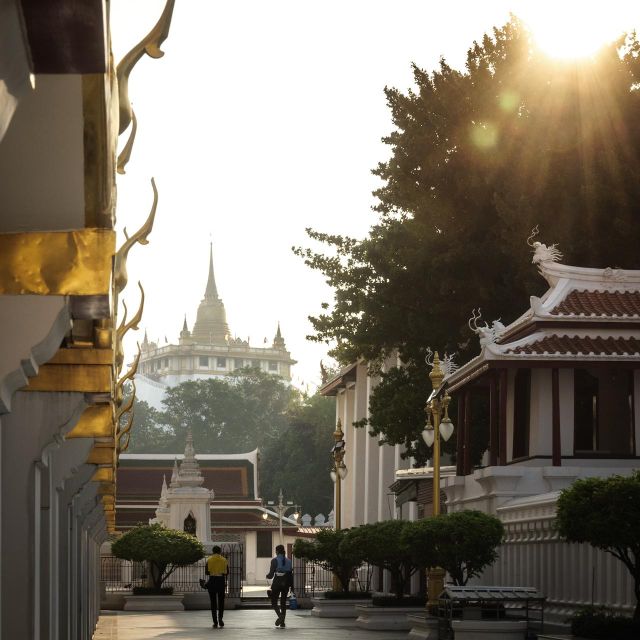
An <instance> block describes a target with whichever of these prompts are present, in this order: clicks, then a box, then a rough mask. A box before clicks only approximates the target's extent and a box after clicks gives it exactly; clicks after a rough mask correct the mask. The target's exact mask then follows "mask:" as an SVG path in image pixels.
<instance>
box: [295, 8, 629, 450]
mask: <svg viewBox="0 0 640 640" xmlns="http://www.w3.org/2000/svg"><path fill="white" fill-rule="evenodd" d="M620 45H622V41H621V42H618V43H614V44H612V45H610V46H606V47H604V48H603V49H602V50H601V52H600V54H599V55H598V56H595V57H594V58H593V59H590V60H586V61H582V62H554V61H551V60H550V59H548V58H547V57H545V56H544V55H543V54H542V53H541V52H540V51H539V50H538V49H537V48H536V46H535V42H534V41H533V40H532V38H531V36H530V34H529V33H528V32H527V30H526V29H525V28H524V27H523V25H522V24H521V23H520V22H518V21H517V19H515V18H513V19H512V20H511V21H510V22H509V23H507V24H506V25H504V26H503V27H502V28H499V29H494V31H493V34H492V35H487V36H485V37H484V39H483V40H482V42H479V43H474V44H473V46H472V47H471V48H470V49H469V51H468V54H467V63H466V68H465V70H464V71H457V70H455V69H452V68H451V67H449V66H448V65H447V63H446V62H445V61H444V60H441V62H440V65H439V68H438V69H437V70H435V71H433V72H431V73H429V72H427V71H425V70H422V69H419V68H418V67H416V66H414V68H413V71H414V80H415V87H414V88H412V89H410V90H408V91H407V92H405V93H403V92H401V91H399V90H398V89H395V88H387V89H385V93H386V97H387V102H388V104H389V108H390V110H391V116H392V122H393V126H394V130H393V131H392V132H391V133H390V134H389V135H388V136H387V137H386V138H384V142H386V144H388V145H389V147H390V151H391V154H390V158H389V160H387V161H385V162H381V163H379V164H378V166H377V167H376V168H375V169H374V171H373V173H374V174H375V175H377V176H378V177H379V178H380V179H381V181H382V186H381V187H380V188H379V189H378V190H376V191H375V192H374V195H375V196H376V197H377V198H378V203H377V205H376V206H375V208H374V209H375V212H376V214H377V216H378V219H377V220H376V221H375V223H374V225H373V226H372V228H371V230H370V232H369V234H368V236H367V237H365V238H364V239H355V238H349V237H343V236H339V235H329V234H325V233H322V232H319V231H314V230H310V229H309V230H308V233H309V235H310V237H311V238H312V240H314V241H317V242H319V243H320V244H321V245H323V250H319V251H316V250H314V249H310V248H307V249H303V248H298V249H296V250H295V251H296V253H297V254H298V255H300V256H301V257H303V258H304V260H305V263H306V264H307V265H308V266H310V267H311V268H312V269H315V270H318V271H320V272H322V273H323V274H324V276H325V277H326V279H327V281H328V283H329V284H330V286H331V287H332V288H333V289H334V299H333V304H332V305H329V304H328V303H325V304H324V305H323V306H324V309H325V311H324V312H323V313H322V314H320V315H318V316H316V317H312V318H310V319H311V322H312V325H313V328H314V334H313V335H312V336H310V338H311V339H312V340H316V341H321V342H328V343H333V344H334V345H335V347H334V349H333V351H332V355H333V356H334V357H336V358H337V359H338V361H339V362H341V363H342V364H347V363H349V362H352V361H354V360H356V359H358V358H364V359H365V360H366V361H367V362H369V363H370V366H371V368H372V369H373V370H374V371H377V368H378V367H379V365H380V363H382V362H383V361H384V359H385V358H386V357H387V356H389V355H391V354H395V353H397V354H398V355H399V357H400V358H401V360H402V362H403V363H405V365H408V366H411V367H413V369H414V370H413V371H412V372H411V374H410V376H409V379H410V382H411V386H410V387H406V386H405V385H404V384H403V382H404V381H403V380H402V379H401V377H400V376H398V377H396V378H394V379H391V378H390V377H389V376H391V375H392V374H391V373H389V372H385V373H382V380H383V382H384V381H387V383H388V384H387V387H386V389H385V393H387V395H390V394H391V393H392V391H394V389H395V393H396V394H397V395H398V398H401V397H402V395H403V393H404V392H405V391H406V398H407V404H408V403H409V402H411V403H412V404H413V413H414V415H415V417H414V418H412V419H411V420H402V419H400V418H398V419H394V420H391V421H389V422H387V425H388V426H386V425H385V421H384V420H383V419H379V420H377V413H376V412H374V413H372V415H371V421H372V425H373V426H374V428H380V430H381V431H382V432H383V433H384V434H385V435H388V436H389V437H390V438H391V437H393V438H395V439H396V440H399V439H400V435H399V433H400V432H402V433H404V436H405V437H404V441H405V443H407V444H410V443H411V442H413V441H415V440H417V439H418V438H419V434H420V431H421V430H422V426H423V424H424V422H423V421H422V419H421V417H422V416H421V415H420V411H421V410H422V408H423V406H424V404H425V399H426V395H427V390H425V389H424V384H423V383H422V382H421V380H422V379H425V380H426V379H427V373H428V371H427V367H426V365H425V363H424V357H425V355H426V349H427V347H428V346H429V345H431V346H432V347H433V348H434V349H435V348H438V349H439V350H440V352H441V354H442V352H443V351H448V352H449V353H453V352H457V353H458V357H459V361H464V360H465V359H466V358H468V357H470V356H471V355H472V354H474V353H475V352H477V346H476V343H475V340H473V341H471V340H470V338H471V337H472V336H471V334H470V332H469V329H468V327H467V319H468V318H469V316H470V313H471V310H472V309H473V308H477V307H481V308H482V312H483V315H484V317H485V318H487V319H489V320H490V319H495V318H501V319H502V321H503V322H504V323H507V322H510V321H512V320H513V319H515V318H516V317H517V316H518V315H519V314H520V313H521V312H522V309H523V307H524V305H525V304H526V301H527V300H528V299H529V296H530V295H532V294H533V295H540V294H541V293H543V290H544V283H543V281H542V280H541V279H540V278H539V277H537V275H536V273H535V270H534V269H532V268H531V265H530V258H529V256H528V255H527V252H526V251H525V250H524V249H525V244H524V243H525V239H526V238H527V237H528V235H529V233H530V230H531V228H532V227H533V226H534V225H536V224H539V225H540V228H541V229H542V230H543V233H544V240H545V241H546V242H558V243H560V246H561V248H562V251H563V252H564V254H565V257H566V261H567V262H570V263H574V264H585V265H589V266H601V267H606V266H609V265H612V266H614V265H615V266H623V267H624V266H627V267H633V266H635V265H636V264H637V251H636V247H637V245H638V242H639V240H640V226H639V225H638V224H637V220H638V216H639V213H640V182H639V181H638V180H637V175H638V170H639V169H640V118H638V117H637V113H638V108H639V106H640V91H639V90H638V83H639V81H640V62H639V54H640V44H639V43H638V40H637V38H636V36H635V35H632V36H629V37H628V38H627V40H626V48H625V49H623V51H622V54H619V52H618V49H619V47H620ZM325 251H326V253H325ZM381 391H382V388H380V391H377V390H376V391H375V392H374V397H375V394H377V393H379V392H381ZM396 406H397V407H399V408H400V410H401V411H403V412H405V413H410V412H409V411H408V407H403V406H402V402H400V401H398V402H396ZM418 418H420V419H418Z"/></svg>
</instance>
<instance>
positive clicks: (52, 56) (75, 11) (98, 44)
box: [19, 0, 108, 74]
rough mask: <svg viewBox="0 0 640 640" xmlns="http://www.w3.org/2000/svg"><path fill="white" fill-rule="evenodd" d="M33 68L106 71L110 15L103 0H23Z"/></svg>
mask: <svg viewBox="0 0 640 640" xmlns="http://www.w3.org/2000/svg"><path fill="white" fill-rule="evenodd" d="M19 4H20V8H21V9H22V15H23V20H24V27H25V33H26V39H27V43H28V46H29V52H30V54H31V64H32V71H33V73H35V74H39V73H56V74H68V73H78V74H88V73H105V72H106V70H107V55H106V45H107V42H106V40H107V37H108V36H107V16H106V14H105V12H106V8H105V7H104V3H103V1H102V0H82V2H78V1H77V0H76V1H75V2H74V1H72V0H20V2H19Z"/></svg>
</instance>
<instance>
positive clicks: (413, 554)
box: [341, 520, 425, 605]
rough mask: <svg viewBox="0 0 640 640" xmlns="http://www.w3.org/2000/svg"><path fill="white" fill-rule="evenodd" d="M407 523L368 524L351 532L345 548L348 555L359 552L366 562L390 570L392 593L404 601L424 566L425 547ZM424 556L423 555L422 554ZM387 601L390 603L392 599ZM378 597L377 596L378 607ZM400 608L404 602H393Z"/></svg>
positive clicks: (344, 543)
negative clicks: (410, 583) (410, 534)
mask: <svg viewBox="0 0 640 640" xmlns="http://www.w3.org/2000/svg"><path fill="white" fill-rule="evenodd" d="M413 524H414V523H412V522H409V521H407V520H384V521H382V522H376V523H373V524H365V525H361V526H359V527H354V528H353V529H351V530H349V532H348V534H347V536H346V537H345V540H344V541H343V542H342V544H341V549H342V550H343V552H345V553H353V552H355V551H356V550H357V551H358V552H359V553H360V554H361V555H362V558H363V559H364V561H365V562H369V563H370V564H372V565H375V566H376V567H379V568H380V569H386V570H387V571H388V572H389V574H390V576H391V592H392V594H393V596H394V599H395V600H398V601H402V599H403V598H404V596H405V591H406V587H407V584H408V581H409V579H410V578H411V576H412V575H413V574H414V573H415V572H416V571H417V570H418V569H419V568H420V567H421V566H423V565H422V564H421V562H420V561H421V560H422V561H423V556H422V552H423V550H424V549H425V545H422V546H420V547H416V546H414V543H413V541H412V540H410V539H408V538H407V533H408V532H409V531H410V530H411V528H412V527H413ZM419 554H420V555H419ZM382 599H384V601H385V604H390V603H391V602H390V599H389V598H388V597H387V598H381V599H380V602H381V601H382ZM377 601H378V598H377V597H376V596H374V604H376V603H377ZM393 604H395V605H399V604H400V602H395V603H393Z"/></svg>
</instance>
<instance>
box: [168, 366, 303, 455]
mask: <svg viewBox="0 0 640 640" xmlns="http://www.w3.org/2000/svg"><path fill="white" fill-rule="evenodd" d="M297 401H299V392H298V391H297V390H296V389H295V388H294V387H292V386H291V385H288V384H287V383H286V382H285V381H284V380H283V379H282V378H279V377H277V376H273V375H271V374H269V373H265V372H263V371H259V370H257V369H242V370H240V371H236V372H233V374H230V375H229V376H227V378H226V379H220V378H207V379H205V380H195V381H189V382H183V383H182V384H180V385H178V386H177V387H172V388H170V389H168V390H167V393H166V395H165V398H164V400H163V405H164V407H165V410H164V412H163V413H162V415H161V417H160V418H161V420H162V422H163V423H165V424H167V425H169V426H170V427H171V428H172V429H173V431H174V433H175V435H176V438H177V440H178V442H180V443H183V442H184V439H185V435H186V428H187V425H190V426H191V429H192V431H193V438H194V441H195V443H196V446H197V447H198V450H200V451H203V450H205V449H206V450H207V451H208V450H211V451H214V450H215V452H216V453H242V452H246V451H251V450H253V449H255V448H256V447H260V448H263V447H265V446H267V445H268V444H270V443H271V442H273V441H274V440H276V439H278V438H279V437H280V435H281V433H282V432H283V431H284V429H285V428H286V426H287V424H288V420H287V411H288V410H289V408H290V406H291V405H292V404H294V403H295V402H297ZM203 452H204V451H203Z"/></svg>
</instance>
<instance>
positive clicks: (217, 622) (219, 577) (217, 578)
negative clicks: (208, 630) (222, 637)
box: [204, 545, 229, 629]
mask: <svg viewBox="0 0 640 640" xmlns="http://www.w3.org/2000/svg"><path fill="white" fill-rule="evenodd" d="M211 551H212V555H210V556H209V557H208V558H207V566H206V567H205V570H204V572H205V574H206V575H208V576H209V580H208V581H207V591H208V592H209V600H211V617H212V618H213V627H214V629H217V628H218V626H220V627H224V622H223V621H222V616H223V614H224V592H225V589H226V586H227V575H228V574H229V563H228V562H227V559H226V558H225V557H224V556H221V555H220V551H221V549H220V547H219V546H218V545H215V546H214V547H213V548H212V549H211Z"/></svg>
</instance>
